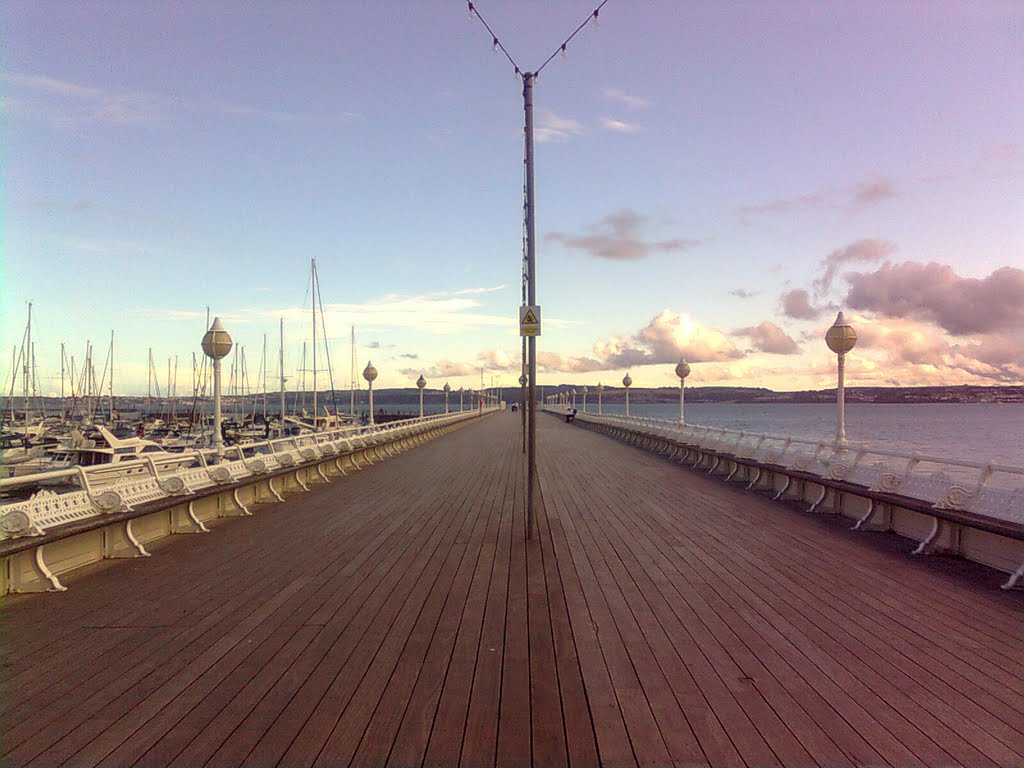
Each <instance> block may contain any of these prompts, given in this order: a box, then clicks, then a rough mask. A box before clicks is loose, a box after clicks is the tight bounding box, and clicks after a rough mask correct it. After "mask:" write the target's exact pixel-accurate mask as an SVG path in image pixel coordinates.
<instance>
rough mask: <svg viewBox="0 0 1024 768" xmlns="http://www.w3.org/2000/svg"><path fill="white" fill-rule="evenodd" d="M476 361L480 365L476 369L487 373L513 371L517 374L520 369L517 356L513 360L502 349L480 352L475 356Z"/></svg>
mask: <svg viewBox="0 0 1024 768" xmlns="http://www.w3.org/2000/svg"><path fill="white" fill-rule="evenodd" d="M477 361H478V362H479V363H480V365H479V366H478V367H480V368H485V369H487V370H488V371H515V372H516V373H518V372H519V371H520V370H521V367H522V366H521V365H520V362H519V357H518V356H516V358H515V359H513V358H512V357H511V356H510V355H509V354H508V353H507V352H506V351H505V350H503V349H485V350H482V351H481V352H480V354H479V355H478V356H477Z"/></svg>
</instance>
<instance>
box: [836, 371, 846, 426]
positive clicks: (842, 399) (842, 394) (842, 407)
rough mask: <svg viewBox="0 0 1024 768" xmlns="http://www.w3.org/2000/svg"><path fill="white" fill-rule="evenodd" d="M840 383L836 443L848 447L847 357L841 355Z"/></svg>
mask: <svg viewBox="0 0 1024 768" xmlns="http://www.w3.org/2000/svg"><path fill="white" fill-rule="evenodd" d="M838 356H839V383H838V386H837V387H836V401H837V402H838V405H839V427H838V429H837V430H836V443H837V444H839V445H846V381H845V379H846V355H845V354H844V353H843V352H840V353H839V355H838Z"/></svg>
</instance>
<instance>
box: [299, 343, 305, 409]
mask: <svg viewBox="0 0 1024 768" xmlns="http://www.w3.org/2000/svg"><path fill="white" fill-rule="evenodd" d="M300 403H301V407H302V410H303V411H305V410H306V342H302V398H301V400H300Z"/></svg>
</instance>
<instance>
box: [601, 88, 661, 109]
mask: <svg viewBox="0 0 1024 768" xmlns="http://www.w3.org/2000/svg"><path fill="white" fill-rule="evenodd" d="M604 97H605V98H606V99H608V100H609V101H615V102H618V103H619V104H622V105H623V106H625V107H629V108H630V109H644V108H645V107H648V106H650V102H649V101H647V99H642V98H640V97H639V96H630V95H629V94H627V93H624V92H623V91H621V90H619V89H618V88H605V91H604Z"/></svg>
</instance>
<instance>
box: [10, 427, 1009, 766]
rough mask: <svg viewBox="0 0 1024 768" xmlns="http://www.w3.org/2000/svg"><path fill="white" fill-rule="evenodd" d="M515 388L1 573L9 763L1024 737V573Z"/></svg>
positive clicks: (513, 755)
mask: <svg viewBox="0 0 1024 768" xmlns="http://www.w3.org/2000/svg"><path fill="white" fill-rule="evenodd" d="M519 425H520V421H519V416H518V414H510V413H499V414H497V415H494V416H491V417H489V418H486V419H484V420H482V421H481V422H479V423H475V424H472V425H470V426H467V427H465V428H463V429H460V430H457V431H455V432H454V433H452V434H450V435H448V436H446V437H444V438H442V439H439V440H436V441H434V442H432V443H430V444H429V445H426V446H424V447H421V448H416V449H414V450H411V451H408V452H406V453H404V454H402V455H400V456H398V457H396V458H393V459H389V460H388V461H386V462H383V463H381V464H377V465H375V466H372V467H368V468H366V469H364V470H362V471H360V472H357V473H354V474H352V475H350V476H349V477H346V478H340V479H338V480H336V481H334V482H332V483H331V484H329V485H320V486H317V487H314V488H313V489H312V490H311V491H310V492H309V493H306V494H300V495H297V496H294V497H290V498H288V499H287V500H286V501H285V502H284V503H281V504H275V505H266V506H262V507H260V508H259V509H258V510H257V511H256V513H255V516H254V517H252V518H245V519H231V520H228V521H225V522H223V523H222V524H219V525H218V526H217V527H216V528H214V530H213V531H212V532H211V533H209V534H192V535H184V536H175V537H172V538H169V539H164V540H162V541H161V542H158V543H157V544H155V545H152V546H151V547H150V548H151V549H152V550H153V557H151V558H145V559H138V560H132V561H128V562H125V561H118V562H113V563H103V564H100V565H98V566H90V567H88V568H85V569H83V570H82V571H80V572H77V573H76V574H72V575H70V577H68V578H66V579H65V583H66V584H67V585H68V587H69V591H68V592H66V593H61V594H46V595H32V596H11V597H7V598H4V599H3V602H2V611H3V625H2V630H0V631H2V635H0V640H2V656H0V662H2V686H3V689H2V692H0V693H2V695H0V717H2V721H0V723H2V737H0V738H2V744H0V753H2V755H3V756H2V757H0V764H2V765H4V766H25V765H30V766H57V765H70V766H92V765H103V766H127V765H144V766H164V765H174V766H187V767H188V768H198V766H207V765H208V766H235V765H252V766H273V765H281V766H302V765H314V764H316V765H324V766H346V765H359V766H384V765H392V766H419V765H427V766H456V765H462V766H491V765H507V766H526V765H530V764H531V763H532V764H533V765H536V766H561V765H571V766H594V765H599V764H601V765H608V766H626V765H637V764H639V765H645V766H690V765H715V766H772V765H784V766H852V765H871V766H876V765H877V766H892V767H893V768H897V767H900V768H902V767H903V766H965V767H966V768H977V767H981V766H993V767H994V766H1024V640H1022V638H1024V598H1022V596H1021V594H1020V593H1019V592H1018V593H1006V592H1003V591H1001V590H999V589H996V588H995V586H994V585H995V584H998V582H999V579H998V577H997V576H995V575H993V574H986V572H985V571H984V570H982V569H980V568H978V567H975V566H972V565H970V564H968V563H962V562H958V561H953V560H947V559H939V558H911V557H909V556H908V555H907V554H906V547H905V546H903V544H901V543H900V542H899V540H897V539H895V537H891V536H886V535H881V534H865V533H853V532H850V531H849V530H848V527H849V521H848V520H845V519H844V520H839V519H837V518H835V517H832V516H812V515H808V514H806V513H803V512H801V511H799V510H797V509H796V508H795V507H791V506H786V505H784V504H780V503H777V502H772V501H770V500H768V499H766V498H763V497H760V496H757V495H755V494H753V493H751V492H746V491H744V490H741V489H739V488H736V487H732V486H728V485H726V484H725V483H723V482H722V481H721V480H717V479H712V478H708V477H705V476H702V475H699V474H697V473H695V472H693V471H689V470H686V469H684V468H681V467H678V466H675V465H672V464H670V463H668V462H666V461H664V460H663V459H659V458H658V457H655V456H652V455H650V454H648V453H645V452H642V451H639V450H636V449H633V448H630V447H627V446H624V445H622V444H620V443H617V442H615V441H612V440H609V439H607V438H605V437H602V436H600V435H597V434H595V433H593V432H589V431H586V430H583V429H579V428H576V427H574V426H572V425H567V424H565V423H564V422H562V421H559V420H557V419H555V418H552V417H548V416H544V415H541V416H539V417H538V433H539V435H538V437H539V463H538V467H539V477H540V483H541V495H542V497H543V505H544V508H545V511H544V512H543V513H542V514H541V516H540V519H539V521H538V522H539V526H538V535H537V536H536V537H535V538H534V540H533V541H531V542H528V543H527V542H525V541H524V518H523V514H522V498H523V493H524V488H523V479H522V476H523V473H522V452H521V446H520V435H519Z"/></svg>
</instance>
